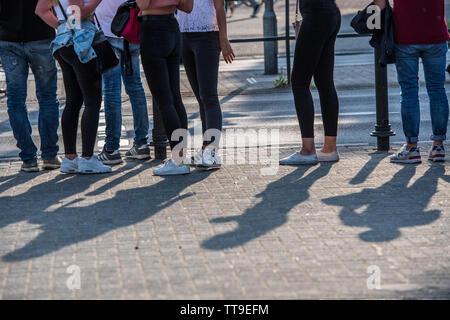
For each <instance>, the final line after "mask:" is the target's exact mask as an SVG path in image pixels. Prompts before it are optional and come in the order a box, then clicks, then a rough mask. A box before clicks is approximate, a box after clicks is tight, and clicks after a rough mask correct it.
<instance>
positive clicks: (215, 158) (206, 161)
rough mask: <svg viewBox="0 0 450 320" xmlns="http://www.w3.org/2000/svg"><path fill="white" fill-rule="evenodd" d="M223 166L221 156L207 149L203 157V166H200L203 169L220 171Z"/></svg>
mask: <svg viewBox="0 0 450 320" xmlns="http://www.w3.org/2000/svg"><path fill="white" fill-rule="evenodd" d="M221 166H222V159H220V156H219V154H218V153H217V152H216V151H214V150H211V149H205V150H204V151H203V157H202V161H201V164H199V165H198V167H199V168H202V169H218V168H220V167H221Z"/></svg>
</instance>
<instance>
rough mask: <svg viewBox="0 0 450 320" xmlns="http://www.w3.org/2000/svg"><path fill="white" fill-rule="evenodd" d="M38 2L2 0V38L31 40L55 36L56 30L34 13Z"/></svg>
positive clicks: (0, 20) (0, 17)
mask: <svg viewBox="0 0 450 320" xmlns="http://www.w3.org/2000/svg"><path fill="white" fill-rule="evenodd" d="M37 2H38V0H0V40H3V41H10V42H29V41H37V40H47V39H53V38H54V37H55V30H53V28H51V27H50V26H48V25H47V24H46V23H45V22H44V21H42V19H41V18H39V17H38V16H37V15H36V14H35V13H34V11H35V9H36V5H37Z"/></svg>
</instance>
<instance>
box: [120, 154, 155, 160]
mask: <svg viewBox="0 0 450 320" xmlns="http://www.w3.org/2000/svg"><path fill="white" fill-rule="evenodd" d="M126 157H127V158H128V159H136V160H147V159H151V158H152V157H151V156H150V155H148V154H146V155H135V156H126Z"/></svg>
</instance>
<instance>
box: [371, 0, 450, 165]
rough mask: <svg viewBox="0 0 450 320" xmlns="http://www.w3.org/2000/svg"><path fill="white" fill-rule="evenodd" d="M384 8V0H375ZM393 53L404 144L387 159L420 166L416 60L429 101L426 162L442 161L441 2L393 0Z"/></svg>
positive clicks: (445, 38)
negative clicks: (428, 140) (428, 149)
mask: <svg viewBox="0 0 450 320" xmlns="http://www.w3.org/2000/svg"><path fill="white" fill-rule="evenodd" d="M375 4H377V5H379V6H380V7H381V8H384V6H385V5H386V0H376V1H375ZM394 21H395V42H396V46H395V54H396V59H397V62H396V67H397V74H398V82H399V83H400V87H401V91H402V101H401V113H402V122H403V131H404V134H405V137H406V144H405V145H404V146H403V147H402V148H401V149H400V150H399V152H397V153H396V154H394V155H393V156H392V157H391V162H395V163H420V162H422V158H421V155H420V149H419V147H418V145H417V143H418V141H419V127H420V103H419V76H418V74H419V60H420V59H421V60H422V63H423V68H424V72H425V82H426V87H427V91H428V96H429V99H430V114H431V125H432V129H433V134H432V135H431V140H433V146H432V147H431V149H430V151H429V153H428V159H429V160H430V161H444V160H445V149H444V144H443V142H444V141H445V140H446V135H447V124H448V116H449V105H448V99H447V94H446V91H445V76H446V65H447V57H446V56H447V51H448V44H447V41H448V40H449V34H448V29H447V23H446V21H445V1H444V0H434V1H422V0H394Z"/></svg>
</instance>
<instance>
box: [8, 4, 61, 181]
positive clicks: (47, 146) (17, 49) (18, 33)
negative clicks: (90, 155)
mask: <svg viewBox="0 0 450 320" xmlns="http://www.w3.org/2000/svg"><path fill="white" fill-rule="evenodd" d="M36 4H37V0H15V1H10V0H1V1H0V60H1V61H2V64H3V68H4V70H5V75H6V95H7V98H8V101H7V108H8V115H9V121H10V125H11V128H12V131H13V134H14V138H15V139H16V140H17V147H18V148H19V149H20V153H19V156H20V158H21V159H22V161H23V164H22V167H21V170H22V171H25V172H35V171H39V166H38V161H37V147H36V145H35V144H34V142H33V139H32V137H31V133H32V127H31V124H30V121H29V119H28V112H27V106H26V99H27V85H28V74H29V69H30V68H31V70H32V72H33V74H34V79H35V84H36V96H37V99H38V102H39V119H38V128H39V134H40V138H41V158H42V160H43V166H42V167H43V169H57V168H59V167H60V165H61V160H60V158H59V157H58V156H57V154H58V151H59V147H58V133H57V131H58V126H59V101H58V98H57V69H56V63H55V60H54V58H53V56H52V53H51V51H50V43H51V41H52V39H53V38H54V37H55V32H54V30H53V29H52V28H50V27H49V26H47V25H46V24H45V23H44V22H43V21H42V20H41V19H40V18H39V17H38V16H36V15H35V13H34V10H35V7H36Z"/></svg>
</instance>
